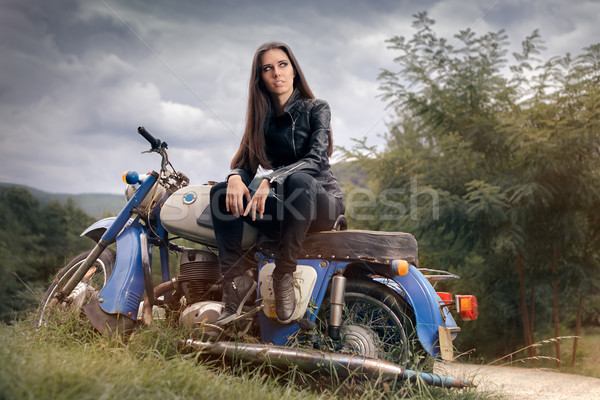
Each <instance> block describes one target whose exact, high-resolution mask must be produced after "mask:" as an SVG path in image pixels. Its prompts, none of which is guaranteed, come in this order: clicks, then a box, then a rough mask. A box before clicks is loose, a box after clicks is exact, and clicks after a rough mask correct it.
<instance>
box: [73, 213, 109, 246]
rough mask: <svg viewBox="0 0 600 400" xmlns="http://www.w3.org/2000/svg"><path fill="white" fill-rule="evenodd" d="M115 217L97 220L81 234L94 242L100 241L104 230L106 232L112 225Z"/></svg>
mask: <svg viewBox="0 0 600 400" xmlns="http://www.w3.org/2000/svg"><path fill="white" fill-rule="evenodd" d="M115 219H117V217H108V218H104V219H101V220H99V221H96V222H94V223H93V224H92V225H90V226H88V227H87V229H86V230H85V231H83V233H82V234H81V235H80V236H85V237H88V238H90V239H92V240H93V241H94V242H96V243H98V241H99V240H100V238H101V237H102V235H104V232H106V230H107V229H108V227H109V226H111V225H112V223H113V222H114V221H115Z"/></svg>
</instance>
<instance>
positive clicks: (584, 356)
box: [490, 327, 600, 378]
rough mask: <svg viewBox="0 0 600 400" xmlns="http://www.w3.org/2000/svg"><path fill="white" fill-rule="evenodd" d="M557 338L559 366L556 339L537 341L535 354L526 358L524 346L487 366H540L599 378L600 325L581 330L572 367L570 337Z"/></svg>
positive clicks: (571, 340)
mask: <svg viewBox="0 0 600 400" xmlns="http://www.w3.org/2000/svg"><path fill="white" fill-rule="evenodd" d="M559 340H560V360H561V363H560V367H559V366H558V365H557V359H556V350H555V343H556V341H557V340H556V338H550V339H546V340H542V341H539V342H537V343H535V344H534V345H533V346H534V347H535V348H536V356H535V357H532V358H530V357H527V354H526V353H527V347H524V348H522V349H520V350H518V351H516V352H514V353H511V354H509V355H507V356H504V357H502V358H500V359H497V360H495V361H493V362H491V363H490V364H491V365H510V366H516V367H525V368H544V369H551V370H556V371H559V372H564V373H570V374H576V375H584V376H591V377H594V378H600V364H599V363H598V359H600V327H588V328H586V329H584V330H583V332H582V334H581V336H580V337H579V341H578V344H577V355H576V360H575V361H576V362H575V366H573V365H572V361H573V341H574V337H573V336H563V337H560V338H559Z"/></svg>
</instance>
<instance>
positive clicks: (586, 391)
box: [434, 363, 600, 400]
mask: <svg viewBox="0 0 600 400" xmlns="http://www.w3.org/2000/svg"><path fill="white" fill-rule="evenodd" d="M434 371H435V372H436V373H438V374H442V375H447V376H453V377H460V378H463V379H469V380H472V381H474V382H475V384H476V385H477V387H478V388H480V389H482V390H485V391H489V392H493V393H498V394H501V395H504V396H505V398H506V399H519V400H538V399H543V400H575V399H577V400H579V399H582V400H600V379H598V378H591V377H587V376H581V375H572V374H563V373H560V372H554V371H547V370H539V369H526V368H517V367H496V366H486V365H470V364H457V363H453V364H436V366H435V369H434Z"/></svg>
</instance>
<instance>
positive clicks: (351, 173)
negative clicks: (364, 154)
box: [331, 161, 369, 188]
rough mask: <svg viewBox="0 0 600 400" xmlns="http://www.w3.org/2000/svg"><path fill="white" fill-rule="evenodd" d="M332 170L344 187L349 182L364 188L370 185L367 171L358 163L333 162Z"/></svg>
mask: <svg viewBox="0 0 600 400" xmlns="http://www.w3.org/2000/svg"><path fill="white" fill-rule="evenodd" d="M331 171H332V172H333V174H334V175H335V177H336V178H337V180H338V182H339V183H340V185H341V186H342V187H344V186H345V185H347V184H353V185H355V186H358V187H362V188H367V187H369V184H368V175H367V173H366V171H363V170H362V169H360V167H359V166H358V165H356V164H353V163H351V162H348V161H341V162H337V163H335V164H331Z"/></svg>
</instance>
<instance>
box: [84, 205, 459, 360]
mask: <svg viewBox="0 0 600 400" xmlns="http://www.w3.org/2000/svg"><path fill="white" fill-rule="evenodd" d="M138 218H139V217H136V218H133V219H131V220H130V221H129V222H128V224H127V225H126V226H125V228H123V230H122V231H121V233H120V234H119V235H118V236H117V238H116V244H117V259H116V262H115V268H114V270H113V274H112V275H111V276H110V278H109V280H108V282H107V283H106V285H105V286H104V287H103V288H102V290H101V291H100V295H99V298H101V299H103V301H102V302H101V303H100V307H101V308H102V309H103V310H104V311H105V312H106V313H108V314H121V315H123V316H127V317H129V318H131V319H133V320H136V319H137V314H138V309H139V304H140V301H141V299H142V296H143V294H144V290H145V285H144V275H143V268H144V266H143V263H142V256H141V254H142V251H141V246H142V241H141V239H140V236H141V235H142V234H143V233H146V234H149V235H150V236H149V237H150V239H149V240H148V254H149V255H150V260H151V255H152V251H151V248H152V244H157V245H158V246H159V248H160V256H161V257H160V258H161V270H162V279H163V282H167V281H169V280H170V279H171V277H170V266H169V257H168V250H167V247H166V243H167V233H166V231H165V230H164V228H163V227H162V225H161V224H160V223H159V224H158V228H157V229H156V232H155V231H152V230H150V229H148V228H147V227H144V226H142V225H141V224H140V223H139V220H138ZM115 220H116V218H112V217H111V218H105V219H103V220H100V221H97V222H96V223H94V224H93V225H91V226H90V227H88V228H87V229H86V230H85V231H84V232H83V233H82V236H86V237H89V238H91V239H94V240H97V238H99V237H100V236H101V235H102V233H103V232H104V231H106V230H108V229H109V228H110V227H111V226H112V225H113V224H114V223H115ZM157 221H160V220H159V219H157ZM153 238H154V239H155V240H152V239H153ZM157 238H158V240H156V239H157ZM257 260H258V267H259V271H260V269H262V267H263V266H265V265H266V264H267V263H269V262H273V260H272V259H270V258H268V257H266V256H265V255H263V254H262V253H260V252H259V253H257ZM355 262H356V261H355V260H353V261H330V260H324V259H299V260H298V264H301V265H308V266H311V267H312V268H314V269H315V271H316V272H317V280H316V283H315V286H314V289H313V292H312V294H311V299H310V301H309V304H310V305H311V307H309V309H308V310H307V312H306V314H305V315H306V316H305V318H307V319H308V320H309V321H313V322H314V321H315V320H316V318H317V314H318V312H319V309H320V307H321V305H322V304H323V300H324V298H325V294H326V292H327V289H328V286H329V282H330V281H331V278H332V276H333V275H335V274H336V273H338V272H339V271H340V270H341V271H342V272H343V271H345V270H346V269H347V268H348V266H349V265H351V264H353V263H355ZM365 277H366V278H369V279H372V280H374V281H376V282H378V283H380V284H382V285H385V286H387V287H389V288H390V289H391V290H393V291H394V292H396V293H397V294H398V295H399V296H401V297H402V298H403V299H405V300H406V301H407V302H408V304H409V305H410V306H411V307H412V308H413V310H414V313H415V320H416V321H415V322H416V330H417V337H418V339H419V341H420V342H421V345H422V346H423V348H424V349H425V351H427V353H429V354H430V355H431V356H433V357H435V358H439V356H440V346H439V333H438V329H439V327H440V326H441V327H445V328H450V329H452V328H456V327H457V324H456V322H455V320H454V318H453V317H452V315H451V314H450V311H449V310H448V308H447V307H446V306H445V305H444V304H443V303H442V302H441V300H440V298H439V296H438V295H437V293H436V292H435V290H434V288H433V286H431V284H430V283H429V281H428V280H427V278H426V277H425V276H424V275H423V274H422V273H421V272H420V271H419V270H418V269H417V268H416V267H415V266H414V265H409V269H408V273H407V274H406V275H403V276H393V277H384V276H379V275H376V276H373V275H369V274H366V273H365ZM257 291H258V292H257V293H258V297H260V287H258V288H257ZM258 318H259V324H260V335H261V340H262V341H263V342H264V343H273V344H275V345H286V344H287V343H288V340H289V338H290V337H292V336H293V335H294V334H295V333H296V332H298V330H299V329H300V326H299V324H298V323H297V322H296V323H291V324H285V325H284V324H280V323H278V322H277V321H275V320H273V319H271V318H268V317H267V316H266V315H265V314H264V313H263V312H260V313H259V317H258Z"/></svg>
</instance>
